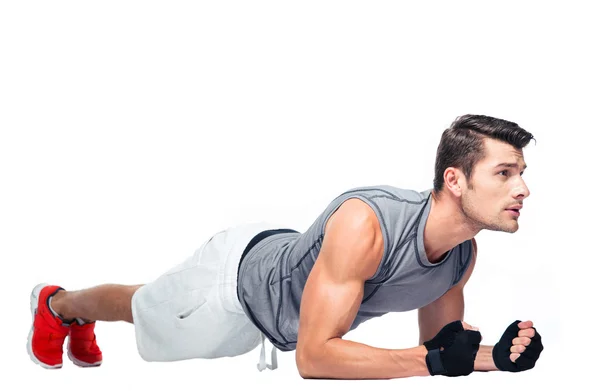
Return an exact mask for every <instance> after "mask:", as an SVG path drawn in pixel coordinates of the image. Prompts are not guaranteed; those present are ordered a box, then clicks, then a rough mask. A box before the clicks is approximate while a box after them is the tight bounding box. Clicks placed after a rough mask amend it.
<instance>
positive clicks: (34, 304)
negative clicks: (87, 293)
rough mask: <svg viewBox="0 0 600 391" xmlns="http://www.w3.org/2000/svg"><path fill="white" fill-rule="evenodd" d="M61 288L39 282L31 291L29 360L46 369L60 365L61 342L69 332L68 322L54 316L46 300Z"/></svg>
mask: <svg viewBox="0 0 600 391" xmlns="http://www.w3.org/2000/svg"><path fill="white" fill-rule="evenodd" d="M61 289H62V288H61V287H59V286H56V285H48V284H39V285H37V286H36V287H35V288H33V291H32V292H31V299H30V304H31V317H32V325H31V331H29V337H28V338H27V352H28V353H29V357H31V360H32V361H33V362H34V363H36V364H39V365H41V366H42V367H44V368H47V369H57V368H61V367H62V363H63V360H62V355H63V343H64V341H65V338H66V337H67V335H68V334H69V324H68V323H65V322H64V321H63V320H62V319H61V318H59V317H57V316H54V314H53V313H52V311H50V307H49V306H48V301H49V299H50V297H52V296H53V295H55V294H56V292H58V291H59V290H61Z"/></svg>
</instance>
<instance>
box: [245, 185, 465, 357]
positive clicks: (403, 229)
mask: <svg viewBox="0 0 600 391" xmlns="http://www.w3.org/2000/svg"><path fill="white" fill-rule="evenodd" d="M350 198H359V199H361V200H363V201H364V202H366V203H367V204H368V205H370V206H371V208H373V210H374V211H375V213H376V215H377V218H378V219H379V223H380V226H381V232H382V234H383V241H384V252H383V257H382V260H381V263H380V264H379V267H378V268H377V271H376V273H375V275H374V276H373V277H372V278H371V279H369V280H368V281H366V282H365V290H364V298H363V300H362V303H361V305H360V308H359V310H358V314H357V316H356V319H355V320H354V322H353V324H352V326H351V328H350V329H351V330H353V329H355V328H356V327H358V325H360V324H361V323H363V322H365V321H367V320H369V319H372V318H375V317H379V316H382V315H384V314H386V313H388V312H402V311H410V310H414V309H417V308H420V307H423V306H425V305H427V304H429V303H431V302H432V301H434V300H435V299H437V298H439V297H440V296H442V295H443V294H444V293H445V292H446V291H447V290H448V289H450V288H451V287H452V286H454V285H455V284H456V283H457V282H458V281H459V280H460V279H461V277H462V275H463V274H464V272H465V270H466V269H467V267H468V265H469V263H470V260H471V254H472V242H471V241H470V240H467V241H465V242H463V243H461V244H459V245H457V246H456V247H454V248H453V249H451V250H450V251H449V252H448V253H446V255H445V256H444V258H443V259H442V260H441V261H439V262H438V263H435V264H432V263H430V262H429V260H428V259H427V256H426V254H425V246H424V243H423V232H424V229H425V222H426V221H427V217H428V215H429V210H430V208H431V189H430V190H425V191H422V192H417V191H414V190H406V189H400V188H396V187H393V186H389V185H381V186H367V187H361V188H353V189H350V190H348V191H346V192H345V193H343V194H341V195H339V196H338V197H336V198H335V199H334V200H333V201H332V202H331V203H330V204H329V205H328V206H327V207H326V208H325V210H324V211H323V212H322V213H321V214H320V215H319V216H318V217H317V219H316V220H315V221H314V223H313V224H312V225H311V226H310V227H309V228H308V229H307V230H306V231H305V232H304V233H300V232H290V231H287V232H285V231H284V232H280V233H274V234H271V235H270V236H267V237H265V238H263V239H261V240H260V241H259V242H258V243H256V244H255V245H254V246H253V247H251V248H250V249H249V251H248V252H247V253H246V255H245V256H243V259H242V260H241V264H240V267H239V271H238V289H237V293H238V298H239V299H240V303H241V305H242V308H243V309H244V312H245V313H246V314H247V315H248V317H249V318H250V319H251V321H252V322H253V323H254V324H255V325H256V326H257V327H258V328H259V329H260V330H261V331H262V333H263V334H264V335H265V337H266V338H268V339H269V340H270V341H271V343H272V344H273V345H274V346H276V347H277V348H278V349H280V350H282V351H290V350H294V349H295V348H296V342H297V338H298V323H299V312H300V300H301V298H302V291H303V289H304V285H305V284H306V280H307V278H308V275H309V273H310V271H311V269H312V267H313V265H314V263H315V260H316V259H317V256H318V255H319V250H320V249H321V244H322V242H323V235H324V229H325V224H326V222H327V220H328V218H329V217H330V216H331V214H333V212H335V211H336V210H337V209H338V208H339V207H340V205H341V204H342V203H343V202H344V201H346V200H348V199H350Z"/></svg>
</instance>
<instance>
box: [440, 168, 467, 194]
mask: <svg viewBox="0 0 600 391" xmlns="http://www.w3.org/2000/svg"><path fill="white" fill-rule="evenodd" d="M461 178H463V173H462V171H461V170H460V169H458V168H455V167H448V168H446V170H445V171H444V182H445V183H446V187H447V188H448V190H449V191H450V192H451V193H452V194H453V195H454V196H456V197H460V196H461V195H462V185H461V184H462V183H464V181H463V180H462V179H461Z"/></svg>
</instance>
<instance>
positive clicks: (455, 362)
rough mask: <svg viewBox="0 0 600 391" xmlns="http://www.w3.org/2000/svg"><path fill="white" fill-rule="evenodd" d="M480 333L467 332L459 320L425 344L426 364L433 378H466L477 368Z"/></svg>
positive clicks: (445, 327) (449, 324) (448, 325)
mask: <svg viewBox="0 0 600 391" xmlns="http://www.w3.org/2000/svg"><path fill="white" fill-rule="evenodd" d="M480 342H481V334H480V333H479V331H473V330H465V329H464V328H463V327H462V322H461V321H459V320H457V321H454V322H452V323H448V324H447V325H446V326H444V327H443V328H442V329H441V330H440V331H439V332H438V333H437V335H436V336H435V337H433V338H432V339H431V340H429V341H426V342H424V343H423V344H424V345H425V347H426V348H427V351H428V352H427V356H426V357H425V362H426V363H427V369H428V370H429V374H430V375H431V376H435V375H444V376H466V375H469V374H470V373H471V372H473V370H474V368H475V357H476V356H477V352H478V351H479V343H480Z"/></svg>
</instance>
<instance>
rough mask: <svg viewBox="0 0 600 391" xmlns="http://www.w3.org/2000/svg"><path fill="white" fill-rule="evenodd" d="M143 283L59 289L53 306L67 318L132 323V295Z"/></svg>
mask: <svg viewBox="0 0 600 391" xmlns="http://www.w3.org/2000/svg"><path fill="white" fill-rule="evenodd" d="M141 286H142V285H116V284H104V285H99V286H95V287H93V288H88V289H83V290H78V291H59V292H58V293H56V295H54V297H53V298H52V303H51V306H52V309H53V310H54V311H56V312H57V313H58V314H59V315H60V316H62V317H63V318H65V319H74V318H81V319H84V320H86V321H88V322H93V321H96V320H100V321H107V322H112V321H119V320H122V321H126V322H129V323H133V316H132V314H131V298H132V296H133V294H134V293H135V291H137V290H138V289H139V288H140V287H141Z"/></svg>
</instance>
